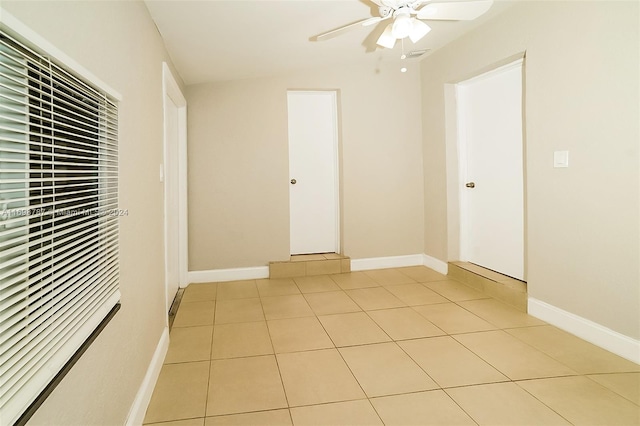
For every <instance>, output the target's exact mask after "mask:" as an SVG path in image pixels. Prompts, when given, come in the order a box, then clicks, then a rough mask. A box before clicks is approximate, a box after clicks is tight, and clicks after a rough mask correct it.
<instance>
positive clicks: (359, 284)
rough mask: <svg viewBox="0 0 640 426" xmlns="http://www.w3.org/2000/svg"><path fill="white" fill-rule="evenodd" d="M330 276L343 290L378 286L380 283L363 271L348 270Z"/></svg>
mask: <svg viewBox="0 0 640 426" xmlns="http://www.w3.org/2000/svg"><path fill="white" fill-rule="evenodd" d="M330 277H331V279H332V280H333V281H335V283H336V284H338V286H340V288H341V289H343V290H353V289H355V288H368V287H379V286H380V284H378V283H377V282H375V281H374V280H372V279H371V278H369V276H368V275H367V274H365V273H364V272H348V273H346V274H335V275H330Z"/></svg>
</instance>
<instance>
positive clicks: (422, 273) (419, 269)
mask: <svg viewBox="0 0 640 426" xmlns="http://www.w3.org/2000/svg"><path fill="white" fill-rule="evenodd" d="M397 270H398V271H400V272H402V273H403V274H405V275H408V276H409V277H411V278H413V279H414V280H415V281H417V282H419V283H426V282H430V281H444V280H446V279H447V276H446V275H443V274H441V273H439V272H436V271H434V270H433V269H429V268H427V267H426V266H409V267H406V268H397Z"/></svg>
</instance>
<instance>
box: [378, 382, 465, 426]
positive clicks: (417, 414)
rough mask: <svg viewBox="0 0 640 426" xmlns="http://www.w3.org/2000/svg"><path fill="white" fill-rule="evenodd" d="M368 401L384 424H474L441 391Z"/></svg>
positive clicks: (397, 425)
mask: <svg viewBox="0 0 640 426" xmlns="http://www.w3.org/2000/svg"><path fill="white" fill-rule="evenodd" d="M371 404H373V406H374V407H375V409H376V411H377V412H378V414H379V415H380V417H381V418H382V421H384V424H385V425H387V426H408V425H415V426H417V425H421V426H462V425H475V424H476V423H475V422H474V421H473V420H471V418H470V417H469V416H468V415H467V414H466V413H465V412H464V411H462V409H461V408H460V407H458V405H457V404H456V403H455V402H453V400H452V399H451V398H449V396H448V395H447V394H446V393H444V392H443V391H441V390H434V391H429V392H418V393H409V394H405V395H394V396H384V397H381V398H373V399H371Z"/></svg>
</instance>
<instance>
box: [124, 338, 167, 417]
mask: <svg viewBox="0 0 640 426" xmlns="http://www.w3.org/2000/svg"><path fill="white" fill-rule="evenodd" d="M168 349H169V328H168V327H165V329H164V330H163V331H162V336H160V340H159V341H158V346H156V350H155V352H154V353H153V358H151V363H150V364H149V368H148V369H147V374H145V376H144V379H143V380H142V385H140V389H138V393H137V394H136V399H135V400H134V401H133V405H132V406H131V410H129V415H128V416H127V421H126V423H125V424H126V425H127V426H139V425H141V424H142V422H143V421H144V415H145V414H146V412H147V407H148V406H149V402H150V401H151V395H153V389H154V388H155V386H156V382H157V381H158V376H159V375H160V370H161V369H162V364H163V363H164V358H165V356H166V355H167V350H168Z"/></svg>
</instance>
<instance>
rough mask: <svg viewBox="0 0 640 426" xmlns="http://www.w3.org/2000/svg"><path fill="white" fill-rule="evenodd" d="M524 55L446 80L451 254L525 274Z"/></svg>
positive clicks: (523, 277) (508, 272) (514, 274)
mask: <svg viewBox="0 0 640 426" xmlns="http://www.w3.org/2000/svg"><path fill="white" fill-rule="evenodd" d="M523 88H524V61H523V58H520V59H518V60H516V61H511V62H510V63H507V64H506V65H502V66H500V67H497V68H494V69H493V70H491V71H489V72H485V73H482V74H480V75H477V76H475V77H473V78H470V79H468V80H464V81H461V82H458V83H456V84H452V85H448V87H447V88H446V92H447V108H448V111H447V112H448V113H449V114H448V116H450V117H448V119H447V124H446V125H447V163H448V164H447V166H448V169H449V171H448V177H447V182H448V216H449V220H450V227H449V259H451V260H459V261H463V262H470V263H472V264H476V265H479V266H481V267H484V268H487V269H489V270H492V271H496V272H498V273H500V274H504V275H507V276H509V277H513V278H516V279H518V280H521V281H526V263H525V257H526V256H525V248H526V232H525V229H526V228H525V223H526V222H525V220H526V217H525V211H526V210H525V199H526V197H525V188H526V186H525V161H524V158H525V149H524V131H523V129H524V118H523V117H524V102H523V100H524V90H523Z"/></svg>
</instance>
